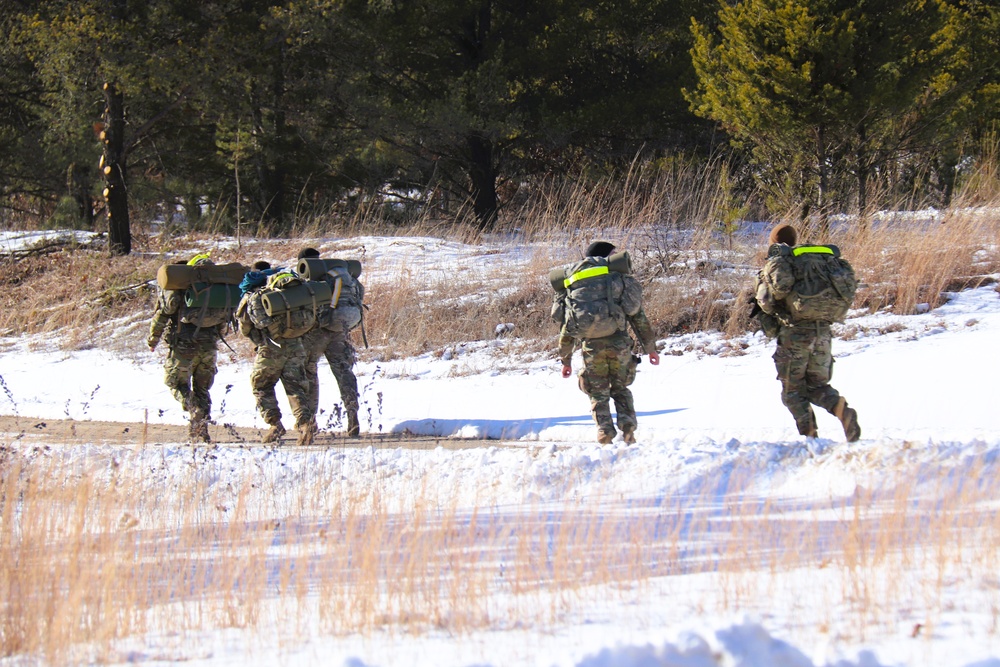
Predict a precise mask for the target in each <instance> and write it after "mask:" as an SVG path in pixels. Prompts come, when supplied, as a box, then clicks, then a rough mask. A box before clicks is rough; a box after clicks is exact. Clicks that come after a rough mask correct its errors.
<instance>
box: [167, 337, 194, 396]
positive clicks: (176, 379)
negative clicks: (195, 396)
mask: <svg viewBox="0 0 1000 667" xmlns="http://www.w3.org/2000/svg"><path fill="white" fill-rule="evenodd" d="M194 356H195V355H194V350H193V349H192V348H191V347H190V346H188V345H175V346H172V347H171V348H170V349H169V350H168V351H167V359H166V361H165V362H164V364H163V382H164V384H166V385H167V387H168V388H169V389H170V393H171V394H172V395H173V397H174V398H175V399H176V400H177V402H178V403H180V404H181V406H182V407H183V408H184V410H185V411H188V410H190V409H191V406H190V399H191V371H192V367H193V366H194Z"/></svg>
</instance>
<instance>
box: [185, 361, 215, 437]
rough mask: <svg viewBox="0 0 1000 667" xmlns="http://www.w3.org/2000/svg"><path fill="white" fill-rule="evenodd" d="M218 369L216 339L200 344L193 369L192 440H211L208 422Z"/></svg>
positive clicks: (190, 431)
mask: <svg viewBox="0 0 1000 667" xmlns="http://www.w3.org/2000/svg"><path fill="white" fill-rule="evenodd" d="M216 370H217V369H216V349H215V343H214V341H213V342H212V343H211V344H208V343H205V344H202V345H200V346H199V349H198V354H197V355H196V356H195V358H194V364H193V367H192V370H191V397H190V406H191V411H190V416H191V419H190V425H189V427H188V435H189V436H190V437H191V438H192V440H201V441H203V442H211V438H210V437H209V434H208V422H209V419H210V418H211V414H212V394H211V389H212V385H213V384H214V383H215V374H216Z"/></svg>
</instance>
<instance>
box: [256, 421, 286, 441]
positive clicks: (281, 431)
mask: <svg viewBox="0 0 1000 667" xmlns="http://www.w3.org/2000/svg"><path fill="white" fill-rule="evenodd" d="M283 435H285V427H284V426H282V425H281V422H280V421H279V422H277V423H275V424H271V428H270V430H268V432H267V433H265V434H264V437H263V438H262V439H261V442H278V441H279V440H281V436H283Z"/></svg>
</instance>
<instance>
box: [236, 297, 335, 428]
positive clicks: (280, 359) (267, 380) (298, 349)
mask: <svg viewBox="0 0 1000 667" xmlns="http://www.w3.org/2000/svg"><path fill="white" fill-rule="evenodd" d="M264 292H265V290H263V289H257V290H254V291H251V292H249V293H247V294H246V295H245V296H244V297H243V300H242V301H241V303H240V307H239V309H238V310H237V321H238V322H239V326H240V333H241V334H243V335H244V336H246V337H247V338H249V339H250V340H251V341H252V342H253V343H254V345H255V346H256V351H257V355H256V357H255V358H254V363H253V369H252V370H251V372H250V387H251V389H252V390H253V395H254V398H255V399H256V401H257V410H258V411H259V412H260V415H261V417H262V418H263V419H264V421H265V422H266V423H268V424H270V425H271V427H272V429H271V431H270V432H269V434H268V436H267V437H266V438H265V440H267V441H273V440H277V439H278V438H279V437H280V436H281V435H283V434H284V433H285V429H284V427H283V426H282V425H281V408H280V407H279V406H278V397H277V395H276V393H275V390H274V388H275V386H276V385H277V384H278V381H279V380H280V381H281V386H282V387H284V389H285V394H286V395H287V396H288V402H289V404H290V405H291V408H292V414H293V415H294V416H295V426H296V428H298V429H299V430H300V434H302V433H305V432H306V431H310V437H309V438H307V440H308V442H311V434H312V433H315V430H316V428H315V419H314V413H313V411H312V409H311V408H310V403H309V376H308V374H307V373H306V351H305V347H304V346H303V345H302V338H301V337H298V338H277V339H275V338H273V337H272V335H271V333H270V332H268V331H267V329H263V328H260V327H258V326H256V325H255V324H254V323H253V321H252V319H251V314H250V313H251V311H252V312H253V314H254V318H256V319H257V321H266V320H267V319H269V318H268V315H267V313H266V311H265V310H264V305H263V302H262V301H261V296H262V295H263V294H264Z"/></svg>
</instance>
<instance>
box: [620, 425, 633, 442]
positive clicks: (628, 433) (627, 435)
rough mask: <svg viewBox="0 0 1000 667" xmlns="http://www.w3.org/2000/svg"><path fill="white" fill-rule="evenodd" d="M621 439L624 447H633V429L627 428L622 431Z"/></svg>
mask: <svg viewBox="0 0 1000 667" xmlns="http://www.w3.org/2000/svg"><path fill="white" fill-rule="evenodd" d="M622 439H623V440H624V441H625V444H626V445H634V444H635V429H634V428H627V429H625V430H624V431H622Z"/></svg>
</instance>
